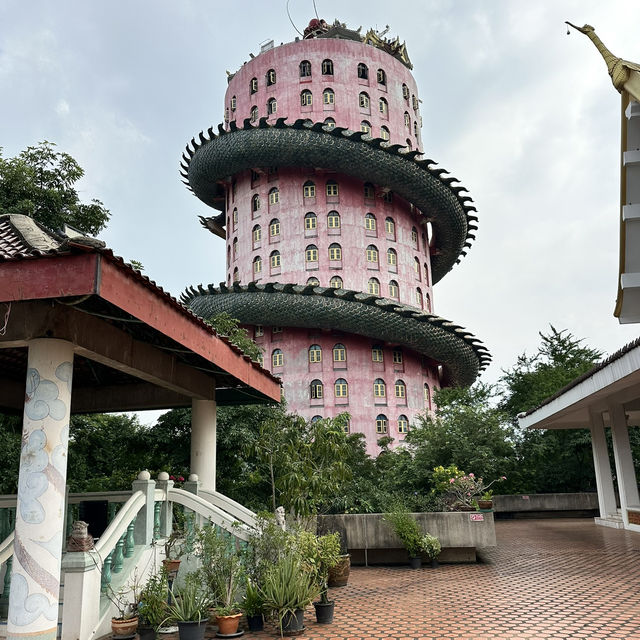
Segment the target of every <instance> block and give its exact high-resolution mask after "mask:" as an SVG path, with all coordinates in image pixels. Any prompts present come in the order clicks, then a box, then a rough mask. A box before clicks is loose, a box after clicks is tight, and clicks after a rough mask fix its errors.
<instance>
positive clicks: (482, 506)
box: [478, 500, 493, 511]
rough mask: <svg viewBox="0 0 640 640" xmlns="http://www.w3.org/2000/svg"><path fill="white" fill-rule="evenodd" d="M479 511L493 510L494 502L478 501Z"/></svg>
mask: <svg viewBox="0 0 640 640" xmlns="http://www.w3.org/2000/svg"><path fill="white" fill-rule="evenodd" d="M478 509H482V510H486V511H489V510H490V509H493V500H478Z"/></svg>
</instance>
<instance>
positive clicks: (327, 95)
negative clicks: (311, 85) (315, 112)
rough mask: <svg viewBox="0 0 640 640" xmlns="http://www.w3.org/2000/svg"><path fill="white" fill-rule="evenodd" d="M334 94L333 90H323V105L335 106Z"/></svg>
mask: <svg viewBox="0 0 640 640" xmlns="http://www.w3.org/2000/svg"><path fill="white" fill-rule="evenodd" d="M335 101H336V94H335V93H334V92H333V89H325V90H324V91H323V92H322V102H323V103H324V104H335Z"/></svg>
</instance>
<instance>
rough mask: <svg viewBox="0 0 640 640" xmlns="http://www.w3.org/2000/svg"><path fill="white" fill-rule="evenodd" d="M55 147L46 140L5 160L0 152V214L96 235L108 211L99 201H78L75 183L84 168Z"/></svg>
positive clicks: (104, 223) (102, 225)
mask: <svg viewBox="0 0 640 640" xmlns="http://www.w3.org/2000/svg"><path fill="white" fill-rule="evenodd" d="M54 147H55V144H53V143H51V142H47V141H46V140H45V141H44V142H40V143H38V144H37V145H36V146H35V147H27V148H26V149H25V150H24V151H21V152H20V154H19V155H18V156H17V157H16V158H8V159H4V158H2V155H1V153H0V213H19V214H24V215H27V216H30V217H31V218H33V219H34V220H36V221H38V222H40V223H41V224H43V225H45V226H46V227H49V228H50V229H53V230H57V229H61V228H62V227H63V226H64V225H65V224H69V225H71V226H73V227H75V228H76V229H78V230H80V231H81V232H83V233H87V234H90V235H96V234H98V233H99V232H100V231H101V230H102V229H104V227H105V226H106V224H107V222H108V220H109V216H110V214H109V211H108V209H106V208H105V206H104V205H103V204H102V202H100V200H96V199H93V200H91V202H90V203H89V204H83V203H82V202H80V198H79V196H78V192H77V191H76V189H75V186H74V185H75V184H76V183H77V182H78V180H80V178H82V176H83V175H84V170H83V169H82V168H81V167H80V165H79V164H78V163H77V162H76V161H75V160H74V159H73V158H72V157H71V156H70V155H69V154H68V153H64V152H59V151H55V148H54ZM0 152H1V149H0Z"/></svg>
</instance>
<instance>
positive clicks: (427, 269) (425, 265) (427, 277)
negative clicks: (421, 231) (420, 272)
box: [422, 238, 429, 284]
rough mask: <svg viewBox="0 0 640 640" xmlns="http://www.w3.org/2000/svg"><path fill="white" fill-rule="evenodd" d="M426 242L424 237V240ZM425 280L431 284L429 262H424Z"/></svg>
mask: <svg viewBox="0 0 640 640" xmlns="http://www.w3.org/2000/svg"><path fill="white" fill-rule="evenodd" d="M422 241H423V242H424V238H423V240H422ZM424 281H425V282H426V283H427V284H429V266H428V265H427V263H426V262H425V263H424Z"/></svg>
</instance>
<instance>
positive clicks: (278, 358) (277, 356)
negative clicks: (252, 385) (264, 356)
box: [271, 349, 284, 367]
mask: <svg viewBox="0 0 640 640" xmlns="http://www.w3.org/2000/svg"><path fill="white" fill-rule="evenodd" d="M271 364H272V366H274V367H282V366H284V353H282V350H281V349H274V350H273V353H272V354H271Z"/></svg>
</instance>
